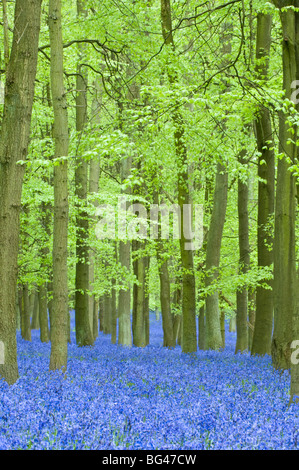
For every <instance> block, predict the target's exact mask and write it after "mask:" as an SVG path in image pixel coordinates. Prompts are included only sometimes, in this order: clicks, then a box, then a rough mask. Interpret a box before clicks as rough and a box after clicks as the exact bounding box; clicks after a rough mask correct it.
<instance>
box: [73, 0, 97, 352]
mask: <svg viewBox="0 0 299 470" xmlns="http://www.w3.org/2000/svg"><path fill="white" fill-rule="evenodd" d="M83 15H86V11H85V10H84V9H83V6H82V2H81V0H77V16H78V19H79V21H80V19H81V18H82V16H83ZM82 56H84V46H81V45H80V46H79V57H78V60H79V63H78V67H77V76H76V88H77V94H76V131H77V133H78V143H77V151H78V152H80V140H81V138H82V134H83V131H84V128H85V125H86V121H87V80H88V78H87V72H86V70H84V69H83V68H82V67H81V65H80V61H81V60H82ZM87 184H88V163H87V160H86V159H85V158H82V157H80V156H77V159H76V169H75V193H76V196H77V198H78V205H77V216H76V258H77V262H76V280H75V285H76V292H75V323H76V342H77V344H78V346H90V345H92V344H93V342H94V339H93V335H92V329H91V318H90V312H89V306H90V302H89V295H88V290H89V263H88V253H89V243H88V227H89V221H88V214H87V210H86V204H87Z"/></svg>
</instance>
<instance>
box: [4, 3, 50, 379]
mask: <svg viewBox="0 0 299 470" xmlns="http://www.w3.org/2000/svg"><path fill="white" fill-rule="evenodd" d="M40 14H41V0H28V1H27V2H26V7H25V8H24V1H23V0H16V3H15V15H14V32H13V42H12V48H11V53H10V58H9V63H8V66H7V75H6V84H5V98H4V111H3V119H2V127H1V135H0V201H1V205H0V233H1V237H0V341H1V342H2V343H1V344H3V346H2V348H3V349H4V361H3V362H4V364H0V377H3V378H4V379H5V380H6V381H7V383H9V384H12V383H14V382H15V381H16V380H17V378H18V375H19V373H18V363H17V345H16V312H15V310H16V291H17V269H18V261H17V260H18V242H19V226H20V221H19V215H20V208H21V194H22V184H23V175H24V167H23V165H18V164H17V162H18V161H19V160H25V158H26V156H27V151H28V143H29V135H30V124H31V114H32V105H33V97H34V84H35V76H36V69H37V54H38V39H39V31H40Z"/></svg>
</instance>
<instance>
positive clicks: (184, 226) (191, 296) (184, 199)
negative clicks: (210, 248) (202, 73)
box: [161, 0, 197, 353]
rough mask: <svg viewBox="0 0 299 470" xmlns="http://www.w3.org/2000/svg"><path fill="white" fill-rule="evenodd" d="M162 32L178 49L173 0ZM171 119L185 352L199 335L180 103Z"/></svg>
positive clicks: (165, 1)
mask: <svg viewBox="0 0 299 470" xmlns="http://www.w3.org/2000/svg"><path fill="white" fill-rule="evenodd" d="M161 20H162V34H163V39H164V42H165V45H166V47H169V48H170V50H171V52H175V44H174V39H173V34H172V16H171V6H170V0H161ZM168 65H169V66H168V67H167V74H168V80H169V83H170V86H171V87H174V86H175V84H176V83H177V81H178V78H177V74H176V72H175V71H174V69H173V68H172V67H171V64H168ZM172 120H173V124H174V127H175V131H174V143H175V153H176V161H177V189H178V204H179V207H180V213H181V227H180V228H181V230H180V254H181V262H182V270H183V274H182V275H183V281H182V284H183V292H182V352H185V353H193V352H195V351H197V338H196V315H195V312H196V298H195V274H194V263H193V250H192V249H191V245H192V240H190V238H189V237H190V236H191V235H189V234H191V232H192V230H191V226H192V220H191V219H192V217H191V218H190V217H183V208H184V205H189V204H190V203H191V200H190V195H189V184H188V181H189V175H188V155H187V147H186V143H185V137H186V136H185V129H184V120H183V116H182V114H181V112H180V106H179V103H177V106H176V107H174V111H173V113H172Z"/></svg>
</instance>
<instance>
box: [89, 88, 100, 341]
mask: <svg viewBox="0 0 299 470" xmlns="http://www.w3.org/2000/svg"><path fill="white" fill-rule="evenodd" d="M95 90H96V95H95V97H94V99H93V101H92V113H93V116H94V120H95V122H96V126H97V125H98V124H99V122H100V117H99V116H100V106H101V92H100V89H99V86H98V82H97V81H96V82H95ZM99 158H100V157H99V156H98V157H96V158H93V159H92V160H90V163H89V194H90V195H91V196H92V195H93V196H94V200H93V201H92V203H93V205H94V207H97V206H98V201H97V199H96V196H97V194H98V192H99V179H100V159H99ZM95 219H96V217H95V218H94V220H95ZM94 273H95V253H94V251H93V250H92V249H90V250H89V289H90V291H93V290H94V285H93V284H94ZM89 310H90V311H92V312H93V320H92V324H93V331H92V334H93V338H94V339H95V338H96V337H97V336H98V332H99V312H98V301H97V300H96V299H95V296H94V295H92V296H90V298H89Z"/></svg>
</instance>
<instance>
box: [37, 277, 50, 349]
mask: <svg viewBox="0 0 299 470" xmlns="http://www.w3.org/2000/svg"><path fill="white" fill-rule="evenodd" d="M38 300H39V323H40V340H41V342H42V343H48V341H49V323H48V291H47V285H46V283H43V284H41V285H40V286H39V290H38Z"/></svg>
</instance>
